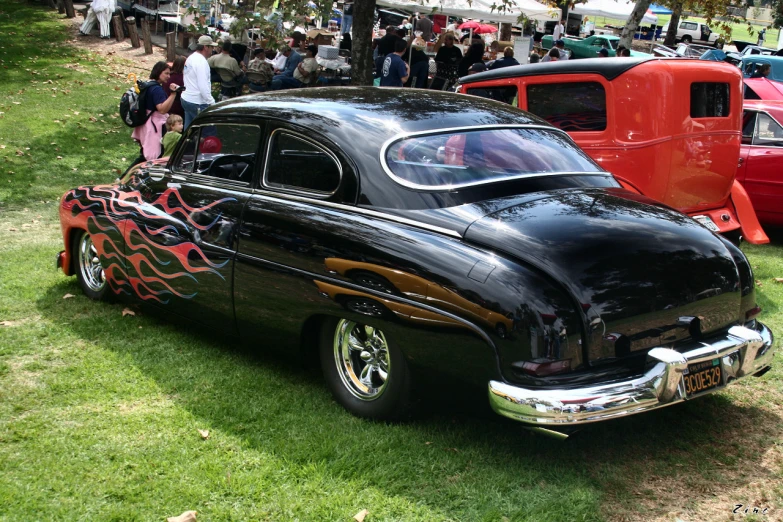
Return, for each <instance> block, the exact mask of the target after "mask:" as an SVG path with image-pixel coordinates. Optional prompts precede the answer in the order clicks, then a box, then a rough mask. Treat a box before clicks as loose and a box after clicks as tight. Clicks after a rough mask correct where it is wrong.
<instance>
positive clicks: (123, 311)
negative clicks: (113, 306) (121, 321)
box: [122, 308, 136, 317]
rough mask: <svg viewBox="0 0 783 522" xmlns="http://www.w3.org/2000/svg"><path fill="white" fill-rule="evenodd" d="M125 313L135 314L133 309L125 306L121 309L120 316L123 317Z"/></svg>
mask: <svg viewBox="0 0 783 522" xmlns="http://www.w3.org/2000/svg"><path fill="white" fill-rule="evenodd" d="M126 315H132V316H135V315H136V312H134V311H133V310H131V309H130V308H125V309H123V310H122V316H123V317H125V316H126Z"/></svg>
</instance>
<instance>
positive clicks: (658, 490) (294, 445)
mask: <svg viewBox="0 0 783 522" xmlns="http://www.w3.org/2000/svg"><path fill="white" fill-rule="evenodd" d="M57 18H58V16H57V15H56V14H54V13H52V12H51V11H44V10H41V9H37V8H34V7H31V6H30V5H29V4H25V3H21V2H12V1H6V2H4V3H3V4H2V5H1V6H0V60H2V61H1V62H0V67H3V69H2V71H0V72H1V73H2V76H0V112H2V114H0V147H2V148H0V321H1V322H3V324H4V325H3V326H0V520H2V521H9V522H10V521H14V522H15V521H28V520H101V521H104V520H123V521H125V520H164V519H165V517H167V516H173V515H177V514H179V513H181V512H183V511H185V510H189V509H195V510H197V511H199V520H209V521H218V520H270V521H280V520H286V521H287V520H302V521H331V520H344V521H350V520H352V516H353V515H354V514H356V513H358V512H359V511H361V510H362V509H365V508H366V509H368V510H369V511H370V515H369V517H368V518H367V521H368V522H375V521H382V520H384V521H393V520H395V521H396V520H399V521H427V522H429V521H438V520H455V521H503V520H513V521H526V520H529V521H540V520H547V521H558V520H562V521H574V520H586V521H591V520H604V519H614V520H647V519H651V518H655V517H660V518H662V519H666V520H673V518H674V516H675V514H676V515H677V516H679V517H680V518H682V519H684V520H708V519H713V518H714V519H720V520H726V519H728V518H729V515H730V511H731V509H732V508H733V505H734V504H735V503H754V502H755V503H758V504H759V505H764V506H769V507H771V508H772V509H773V513H776V512H777V513H779V512H780V510H781V509H783V481H782V480H781V466H780V463H781V460H782V459H781V452H780V447H781V444H782V443H783V441H782V440H781V428H782V427H783V423H782V422H781V417H780V403H781V397H783V393H782V392H783V380H782V378H781V369H780V367H779V366H778V367H776V368H775V369H774V370H773V371H772V372H770V373H769V374H767V376H765V377H763V378H762V379H754V380H751V381H747V382H746V383H743V384H739V385H737V386H734V387H732V388H731V389H730V390H727V391H725V392H722V393H720V394H717V395H714V396H710V397H705V398H703V399H701V400H698V401H694V402H691V403H688V404H685V405H681V406H676V407H673V408H669V409H665V410H661V411H658V412H653V413H650V414H646V415H639V416H635V417H631V418H628V419H623V420H618V421H614V422H611V423H607V424H604V425H599V426H595V427H593V428H590V429H587V430H585V431H584V432H582V433H581V434H580V435H579V436H577V437H576V438H574V439H573V440H569V441H567V442H565V443H561V442H557V441H554V440H551V439H548V438H544V437H540V436H537V435H534V434H531V433H530V432H527V431H525V430H523V429H522V428H521V427H520V426H519V425H518V424H515V423H512V422H506V421H504V420H502V419H500V418H499V417H496V416H493V415H485V414H484V413H483V412H482V411H478V410H477V409H476V408H467V407H465V408H463V407H462V406H461V405H457V406H455V407H452V408H450V409H448V410H447V411H443V412H440V413H437V414H436V413H431V414H428V415H426V416H424V417H423V418H420V419H417V420H415V421H413V422H409V423H405V424H394V425H385V424H379V423H373V422H367V421H362V420H359V419H356V418H354V417H352V416H351V415H349V414H347V413H346V412H344V411H343V410H342V409H341V408H340V407H338V406H337V405H336V404H335V403H334V402H333V401H332V399H331V397H330V395H329V394H328V392H327V390H326V388H325V386H324V385H323V382H322V379H321V377H320V374H319V372H318V371H317V370H312V369H301V368H300V367H298V366H297V365H295V364H291V363H290V362H286V361H279V360H277V359H274V358H272V357H269V356H266V355H264V354H263V353H261V354H258V353H250V352H248V351H245V350H242V349H239V348H237V347H235V346H232V345H229V344H226V343H220V342H217V341H215V340H213V339H211V338H209V337H206V336H203V335H201V336H200V335H196V334H194V333H190V332H189V329H187V328H182V327H178V326H175V325H172V324H169V323H165V322H162V321H157V320H155V319H154V318H153V317H151V316H149V315H147V314H145V313H140V314H138V315H136V316H126V317H123V315H122V310H123V306H122V305H119V304H104V303H96V302H92V301H90V300H88V299H87V298H85V297H84V296H83V295H82V294H81V292H79V291H78V288H77V285H76V282H75V280H74V279H73V278H66V277H65V276H63V275H62V274H61V273H59V272H57V271H56V270H55V269H54V255H55V254H56V252H58V251H59V250H61V249H62V248H63V246H62V239H61V236H60V230H59V219H58V215H57V201H58V198H59V196H60V195H61V194H62V193H63V192H64V191H65V190H67V189H68V188H71V187H72V186H75V185H79V184H87V183H94V182H97V183H103V182H110V181H112V180H113V179H114V178H115V177H116V175H117V170H123V169H124V168H125V167H126V166H127V165H128V164H129V162H130V160H131V159H132V158H133V157H134V156H135V155H136V153H137V147H136V146H135V145H133V144H132V142H131V140H130V131H129V129H127V128H126V127H124V126H123V125H122V124H121V123H119V122H118V120H117V119H116V118H112V116H113V115H114V114H115V113H116V105H117V103H118V101H119V96H120V93H121V92H122V90H124V88H125V85H126V82H125V81H124V74H125V73H126V72H131V71H133V68H132V64H127V63H120V62H116V61H111V62H108V61H104V60H102V59H100V58H98V57H97V56H95V55H92V54H89V53H86V52H84V51H81V50H78V49H76V48H74V47H71V46H70V45H69V44H68V42H67V41H66V38H65V34H66V33H65V30H64V28H63V25H62V23H61V22H60V21H58V20H57ZM14 33H16V34H14ZM28 34H32V35H34V36H27V35H28ZM42 42H46V45H45V49H44V50H42V51H36V50H35V48H36V47H37V46H39V45H42ZM28 69H29V70H28ZM134 72H135V71H134ZM50 80H51V83H49V81H50ZM117 87H119V88H120V89H119V90H118V89H117ZM53 89H56V90H53ZM66 91H67V92H66ZM53 95H54V96H55V97H52V96H53ZM13 102H18V104H15V103H13ZM77 112H78V113H79V114H76V113H77ZM101 115H102V116H101ZM91 116H92V117H93V118H95V120H97V121H92V120H91V119H90V117H91ZM55 120H58V121H55ZM82 138H87V139H86V140H82ZM53 143H54V145H53ZM82 147H84V148H82ZM28 148H29V150H28ZM57 149H59V150H57ZM17 151H19V152H20V154H21V155H17ZM57 156H61V158H62V159H58V158H57ZM123 158H125V159H123ZM782 243H783V242H781V238H780V236H778V238H777V239H776V244H775V245H773V246H760V247H750V246H746V247H745V249H746V251H747V252H748V254H749V256H750V259H751V262H752V263H753V265H754V267H755V268H756V277H757V279H758V280H759V281H760V282H761V283H762V286H761V287H760V288H759V300H760V303H761V304H762V306H763V307H764V308H765V310H766V312H765V315H764V320H765V321H766V322H767V323H768V324H769V325H770V326H771V327H772V328H773V330H775V331H777V332H781V331H783V312H781V310H780V309H779V305H778V303H780V302H781V298H783V285H781V284H777V283H774V282H773V281H772V278H773V277H783V261H781V254H782V253H783V248H782V247H781V244H782ZM66 294H73V295H74V296H75V297H71V298H67V299H64V298H63V297H64V296H65V295H66ZM200 429H201V430H209V437H208V438H207V439H206V440H202V438H201V436H200V435H199V433H198V430H200ZM760 519H763V518H760ZM768 519H770V520H772V519H773V518H772V516H770V517H768Z"/></svg>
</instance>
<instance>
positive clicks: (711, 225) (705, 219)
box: [693, 216, 720, 232]
mask: <svg viewBox="0 0 783 522" xmlns="http://www.w3.org/2000/svg"><path fill="white" fill-rule="evenodd" d="M693 219H695V220H696V221H698V222H699V223H701V224H702V225H704V226H705V227H707V229H708V230H712V231H713V232H720V229H719V228H718V225H716V224H715V222H714V221H712V219H711V218H710V216H693Z"/></svg>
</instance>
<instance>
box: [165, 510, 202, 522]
mask: <svg viewBox="0 0 783 522" xmlns="http://www.w3.org/2000/svg"><path fill="white" fill-rule="evenodd" d="M196 515H197V512H196V511H185V512H184V513H182V514H181V515H180V516H178V517H168V518H167V519H166V522H196Z"/></svg>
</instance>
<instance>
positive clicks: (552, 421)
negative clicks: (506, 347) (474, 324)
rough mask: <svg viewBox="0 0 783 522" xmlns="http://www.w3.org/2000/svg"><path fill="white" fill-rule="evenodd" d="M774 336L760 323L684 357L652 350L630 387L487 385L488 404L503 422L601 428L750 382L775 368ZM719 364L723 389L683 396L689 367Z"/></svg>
mask: <svg viewBox="0 0 783 522" xmlns="http://www.w3.org/2000/svg"><path fill="white" fill-rule="evenodd" d="M772 344H773V337H772V332H770V330H769V329H768V328H767V327H766V326H764V325H763V324H761V323H756V329H755V330H753V329H750V328H746V327H744V326H734V327H732V328H730V329H729V331H728V332H727V333H726V334H724V335H721V336H716V337H713V338H711V339H707V340H706V341H705V342H694V343H693V346H692V347H690V349H689V350H687V351H685V352H678V351H675V350H672V349H671V348H653V349H652V350H650V351H649V352H648V354H647V368H648V370H647V371H646V372H645V373H644V374H643V375H641V376H639V377H637V378H634V379H629V380H626V381H615V382H608V383H599V384H596V385H593V386H586V387H583V388H572V389H547V390H541V389H529V388H522V387H519V386H514V385H511V384H507V383H505V382H499V381H490V382H489V402H490V405H491V406H492V409H494V410H495V411H496V412H497V413H499V414H500V415H503V416H505V417H510V418H512V419H515V420H518V421H521V422H524V423H527V424H533V425H536V426H541V425H547V426H550V427H564V426H576V425H581V424H587V423H591V422H598V421H602V420H607V419H611V418H615V417H622V416H625V415H632V414H634V413H641V412H643V411H647V410H653V409H656V408H662V407H665V406H669V405H671V404H676V403H678V402H682V401H685V400H689V399H691V398H696V397H699V396H701V395H705V394H707V393H712V392H713V391H718V390H721V389H723V388H724V387H725V386H726V385H727V384H729V383H730V382H732V381H734V380H737V379H742V378H745V377H748V376H750V375H753V374H755V373H758V372H759V371H760V370H762V369H764V368H766V367H768V366H769V365H770V364H771V363H772V357H773V354H774V350H773V349H772ZM712 359H719V360H720V362H719V364H720V365H721V369H722V374H723V375H722V379H723V385H722V386H718V387H717V388H714V389H712V390H708V391H707V392H703V393H700V394H698V395H696V396H694V397H688V396H686V394H685V383H684V381H683V375H685V374H686V373H687V371H688V365H689V364H693V363H697V362H703V361H709V360H712Z"/></svg>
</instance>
